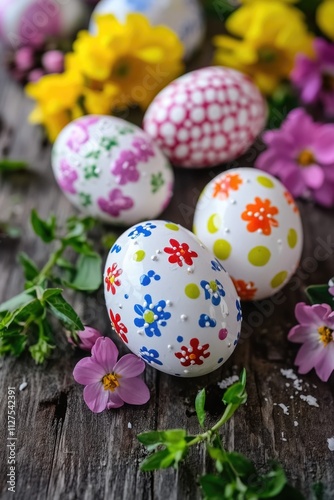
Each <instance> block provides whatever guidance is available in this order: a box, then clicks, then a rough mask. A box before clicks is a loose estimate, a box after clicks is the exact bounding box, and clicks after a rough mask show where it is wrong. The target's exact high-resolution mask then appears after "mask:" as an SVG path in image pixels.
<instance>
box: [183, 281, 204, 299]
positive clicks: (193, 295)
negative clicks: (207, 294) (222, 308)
mask: <svg viewBox="0 0 334 500" xmlns="http://www.w3.org/2000/svg"><path fill="white" fill-rule="evenodd" d="M184 292H185V294H186V296H187V297H189V299H197V298H198V297H199V296H200V293H201V292H200V289H199V288H198V286H197V285H196V283H189V285H187V286H186V287H185V289H184Z"/></svg>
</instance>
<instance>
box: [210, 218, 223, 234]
mask: <svg viewBox="0 0 334 500" xmlns="http://www.w3.org/2000/svg"><path fill="white" fill-rule="evenodd" d="M220 225H221V218H220V216H219V215H218V214H212V215H211V216H210V217H209V220H208V231H209V233H211V234H213V233H216V232H217V231H218V230H219V228H220Z"/></svg>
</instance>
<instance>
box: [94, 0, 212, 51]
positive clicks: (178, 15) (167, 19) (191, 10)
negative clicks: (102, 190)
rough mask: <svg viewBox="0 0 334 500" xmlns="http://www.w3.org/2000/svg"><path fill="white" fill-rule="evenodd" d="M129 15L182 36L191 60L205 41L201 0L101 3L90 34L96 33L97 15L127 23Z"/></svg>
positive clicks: (111, 1) (139, 0)
mask: <svg viewBox="0 0 334 500" xmlns="http://www.w3.org/2000/svg"><path fill="white" fill-rule="evenodd" d="M130 12H140V13H142V14H144V15H145V16H146V17H147V18H148V20H149V21H150V22H151V23H152V24H153V25H154V26H157V25H165V26H168V27H169V28H171V29H172V30H173V31H175V33H176V34H177V35H178V36H179V38H180V40H181V41H182V42H183V44H184V47H185V56H186V58H189V57H190V56H191V55H192V54H193V52H194V51H195V50H196V49H197V48H198V47H199V45H200V44H201V42H202V40H203V37H204V21H203V19H204V14H203V11H202V9H201V6H200V3H199V1H198V0H159V1H157V0H122V1H121V2H120V0H101V2H99V3H98V4H97V6H96V8H95V10H94V12H93V15H92V18H91V22H90V30H91V31H93V32H94V31H95V23H94V15H95V14H113V15H115V16H116V17H117V18H118V19H119V20H120V21H122V22H123V21H125V19H126V16H127V14H129V13H130Z"/></svg>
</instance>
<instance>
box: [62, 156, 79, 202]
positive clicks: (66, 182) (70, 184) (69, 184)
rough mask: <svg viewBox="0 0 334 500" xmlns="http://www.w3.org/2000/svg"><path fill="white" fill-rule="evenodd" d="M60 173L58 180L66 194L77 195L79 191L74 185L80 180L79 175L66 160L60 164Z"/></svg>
mask: <svg viewBox="0 0 334 500" xmlns="http://www.w3.org/2000/svg"><path fill="white" fill-rule="evenodd" d="M60 172H61V174H60V175H61V176H60V178H59V179H58V183H59V186H60V187H61V188H62V190H63V191H65V193H70V194H75V193H76V192H77V190H76V189H75V187H74V183H75V181H76V180H77V179H78V174H77V172H76V170H75V169H74V168H72V167H71V165H70V164H69V163H68V162H67V160H65V159H64V158H63V159H62V160H61V163H60Z"/></svg>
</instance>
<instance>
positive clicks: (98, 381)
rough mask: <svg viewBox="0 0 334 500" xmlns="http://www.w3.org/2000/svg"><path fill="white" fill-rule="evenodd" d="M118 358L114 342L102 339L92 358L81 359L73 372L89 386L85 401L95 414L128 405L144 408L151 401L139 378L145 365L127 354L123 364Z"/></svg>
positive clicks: (79, 380)
mask: <svg viewBox="0 0 334 500" xmlns="http://www.w3.org/2000/svg"><path fill="white" fill-rule="evenodd" d="M117 357H118V349H117V347H116V346H115V344H114V343H113V341H112V340H111V339H109V338H108V337H101V338H99V339H97V341H96V343H95V345H94V347H93V348H92V355H91V357H90V358H84V359H81V360H80V361H79V362H78V363H77V365H76V366H75V368H74V370H73V377H74V379H75V381H76V382H78V383H79V384H82V385H85V386H86V387H85V388H84V393H83V397H84V400H85V403H86V404H87V406H88V408H89V409H90V410H91V411H92V412H94V413H101V412H102V411H103V410H105V409H106V408H107V409H108V410H110V409H111V408H120V407H121V406H123V405H124V403H129V404H132V405H143V404H145V403H147V401H148V400H149V399H150V391H149V390H148V387H147V385H146V384H145V382H144V381H143V380H141V379H140V378H138V375H140V374H141V373H142V372H143V371H144V370H145V363H144V361H143V360H141V359H139V358H138V357H137V356H135V355H134V354H126V355H125V356H123V357H122V358H121V359H120V360H119V361H117Z"/></svg>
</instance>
